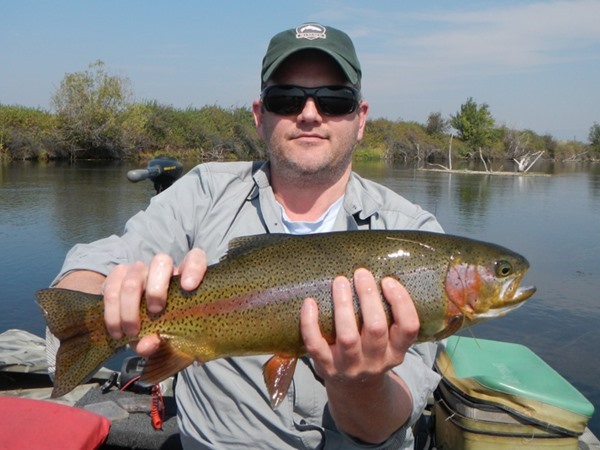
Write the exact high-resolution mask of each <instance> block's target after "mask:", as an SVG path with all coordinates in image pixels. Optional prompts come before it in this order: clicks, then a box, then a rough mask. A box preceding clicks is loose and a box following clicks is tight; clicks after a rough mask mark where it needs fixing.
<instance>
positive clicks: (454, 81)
mask: <svg viewBox="0 0 600 450" xmlns="http://www.w3.org/2000/svg"><path fill="white" fill-rule="evenodd" d="M0 17H1V18H2V32H1V33H0V49H1V50H0V55H1V56H0V66H1V68H0V103H2V104H18V105H24V106H31V107H40V108H43V109H49V108H50V98H51V96H52V94H53V93H54V92H55V91H56V89H57V87H58V86H59V84H60V82H61V80H62V79H63V78H64V76H65V74H67V73H72V72H78V71H84V70H86V69H87V68H88V65H89V64H90V63H92V62H94V61H96V60H102V61H104V62H105V64H106V68H107V70H108V71H109V72H110V73H112V74H117V75H120V76H124V77H127V78H129V80H130V81H131V86H132V90H133V93H134V96H135V99H136V100H139V101H142V100H157V101H158V102H159V103H162V104H168V105H173V106H175V107H180V108H186V107H188V106H192V107H201V106H203V105H206V104H217V105H220V106H223V107H230V106H249V105H250V104H251V102H252V100H253V99H254V98H256V97H257V96H258V94H259V86H260V84H259V72H260V62H261V59H262V57H263V55H264V52H265V49H266V46H267V44H268V41H269V39H270V38H271V36H272V35H273V34H275V33H277V32H279V31H281V30H284V29H286V28H292V27H295V26H296V25H299V24H300V23H303V22H308V21H317V22H320V23H323V24H325V25H331V26H335V27H338V28H341V29H343V30H344V31H346V32H347V33H348V34H349V35H350V36H351V37H352V38H353V40H354V43H355V46H356V48H357V52H358V55H359V58H360V60H361V63H362V65H363V74H364V75H363V92H364V95H365V97H366V98H367V100H368V101H369V103H370V105H371V117H372V118H377V117H385V118H388V119H391V120H396V119H402V120H412V121H417V122H420V123H425V121H426V120H427V116H428V115H429V114H430V113H431V112H438V111H439V112H441V113H442V114H443V115H444V116H446V117H448V116H449V115H450V114H454V113H456V112H457V111H458V110H459V108H460V105H461V104H462V103H464V102H465V101H466V99H467V98H469V97H473V98H474V99H475V101H476V102H477V103H487V104H488V105H489V108H490V112H491V113H492V115H493V116H494V118H495V119H496V122H497V124H499V125H507V126H509V127H511V128H516V129H531V130H534V131H535V132H537V133H540V134H545V133H550V134H551V135H553V136H554V137H555V138H557V139H573V138H575V139H578V140H580V141H583V142H587V138H588V132H589V129H590V127H591V126H592V125H593V123H594V122H600V82H599V81H598V80H600V26H598V20H599V18H600V0H571V1H553V0H550V1H541V0H538V1H527V0H518V1H517V0H504V1H500V0H498V1H491V0H488V1H485V0H483V1H482V0H477V1H472V0H452V1H450V0H447V1H441V0H440V1H431V0H421V1H408V0H407V1H402V0H382V1H370V2H366V1H364V0H345V1H342V0H331V1H327V0H304V1H295V2H288V1H284V0H246V1H214V0H213V1H210V2H209V1H202V0H196V1H191V0H189V1H178V0H172V1H168V2H167V1H160V2H159V1H151V0H146V1H142V0H102V1H91V0H90V1H82V0H79V1H76V0H53V1H42V0H39V1H33V0H2V2H1V3H0Z"/></svg>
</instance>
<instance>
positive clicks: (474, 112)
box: [450, 97, 496, 150]
mask: <svg viewBox="0 0 600 450" xmlns="http://www.w3.org/2000/svg"><path fill="white" fill-rule="evenodd" d="M450 125H452V127H453V128H454V129H456V131H457V132H458V137H459V138H460V139H462V140H463V141H464V142H465V143H466V144H467V146H468V147H469V148H470V149H471V150H481V149H482V148H486V147H488V146H489V145H490V144H491V143H492V141H493V139H494V137H495V134H496V133H495V129H494V118H493V117H492V114H491V113H490V111H489V107H488V105H487V104H485V103H483V104H481V105H478V104H477V103H476V102H475V100H473V98H471V97H469V98H468V99H467V101H466V102H465V103H463V104H462V105H461V106H460V111H459V112H457V113H456V114H455V115H452V116H450Z"/></svg>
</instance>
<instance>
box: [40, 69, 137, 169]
mask: <svg viewBox="0 0 600 450" xmlns="http://www.w3.org/2000/svg"><path fill="white" fill-rule="evenodd" d="M129 84H130V83H129V80H128V79H127V78H125V77H121V76H117V75H110V74H108V73H107V72H106V70H105V67H104V63H103V62H102V61H96V62H94V63H92V64H90V65H89V67H88V70H86V71H83V72H75V73H69V74H67V75H66V76H65V78H64V79H63V80H62V82H61V83H60V86H59V88H58V89H57V91H56V92H55V93H54V95H53V96H52V106H53V107H54V109H55V111H56V114H57V120H58V127H59V130H60V132H61V135H62V139H63V143H64V145H65V147H66V149H67V151H68V153H69V155H70V157H71V158H79V157H93V158H117V157H120V156H123V153H124V151H125V149H124V148H123V141H122V139H123V128H122V121H121V117H120V115H121V113H122V112H123V111H124V110H125V109H126V108H127V105H128V103H129V99H130V96H131V91H130V87H129Z"/></svg>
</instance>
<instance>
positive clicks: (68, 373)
mask: <svg viewBox="0 0 600 450" xmlns="http://www.w3.org/2000/svg"><path fill="white" fill-rule="evenodd" d="M36 296H37V299H38V300H37V302H38V304H39V306H40V308H41V309H42V311H43V313H44V316H45V318H46V323H47V325H48V329H49V330H50V332H51V333H52V334H53V335H54V336H56V337H57V338H58V339H59V341H60V347H59V349H58V352H57V354H56V373H55V378H54V389H53V390H52V397H53V398H56V397H60V396H62V395H65V394H67V393H68V392H70V391H72V390H73V389H75V387H77V385H79V384H81V383H83V382H85V381H86V380H87V379H89V378H90V377H91V376H92V375H93V374H94V373H95V371H96V370H97V369H98V368H99V367H100V366H101V365H102V363H103V362H104V361H105V360H106V359H108V358H109V357H110V356H111V355H112V354H113V353H114V352H115V351H116V350H118V349H119V348H120V347H123V346H124V345H125V344H126V342H127V341H126V339H121V340H118V341H117V340H114V339H112V338H111V337H110V335H109V334H108V331H107V330H106V327H105V326H104V304H103V302H102V296H101V295H94V294H87V293H84V292H79V291H72V290H68V289H60V288H51V289H42V290H40V291H38V292H37V293H36Z"/></svg>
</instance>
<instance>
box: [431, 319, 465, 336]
mask: <svg viewBox="0 0 600 450" xmlns="http://www.w3.org/2000/svg"><path fill="white" fill-rule="evenodd" d="M464 319H465V317H464V316H463V315H462V314H460V315H457V316H454V317H448V319H447V324H446V328H444V329H443V330H441V331H439V332H438V333H437V334H436V335H435V336H434V337H433V340H434V341H441V340H442V339H446V338H447V337H450V336H452V335H453V334H454V333H456V332H457V331H458V330H460V329H461V328H462V326H463V322H464Z"/></svg>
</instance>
